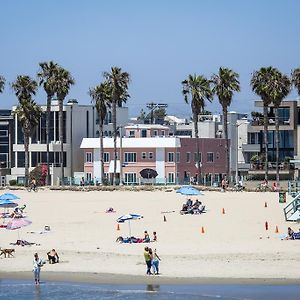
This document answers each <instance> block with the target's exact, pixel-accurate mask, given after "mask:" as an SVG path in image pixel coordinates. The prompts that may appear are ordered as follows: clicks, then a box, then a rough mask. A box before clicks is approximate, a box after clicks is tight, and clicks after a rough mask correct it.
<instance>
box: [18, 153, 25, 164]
mask: <svg viewBox="0 0 300 300" xmlns="http://www.w3.org/2000/svg"><path fill="white" fill-rule="evenodd" d="M17 167H18V168H24V167H25V152H17Z"/></svg>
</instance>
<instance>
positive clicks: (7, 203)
mask: <svg viewBox="0 0 300 300" xmlns="http://www.w3.org/2000/svg"><path fill="white" fill-rule="evenodd" d="M0 206H1V207H4V208H11V207H16V206H18V204H17V203H15V202H12V201H10V200H0Z"/></svg>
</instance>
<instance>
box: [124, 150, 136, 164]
mask: <svg viewBox="0 0 300 300" xmlns="http://www.w3.org/2000/svg"><path fill="white" fill-rule="evenodd" d="M124 157H125V158H124V162H125V163H128V162H136V153H135V152H125V153H124Z"/></svg>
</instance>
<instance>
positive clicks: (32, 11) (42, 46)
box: [0, 0, 300, 116]
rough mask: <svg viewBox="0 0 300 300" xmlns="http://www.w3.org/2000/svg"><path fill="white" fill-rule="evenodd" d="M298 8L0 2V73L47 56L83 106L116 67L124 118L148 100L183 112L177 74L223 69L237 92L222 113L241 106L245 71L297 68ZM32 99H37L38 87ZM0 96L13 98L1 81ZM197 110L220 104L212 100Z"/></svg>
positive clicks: (246, 91)
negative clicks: (127, 78)
mask: <svg viewBox="0 0 300 300" xmlns="http://www.w3.org/2000/svg"><path fill="white" fill-rule="evenodd" d="M299 12H300V1H297V0H294V1H292V0H285V1H281V0H269V1H268V0H243V1H242V0H240V1H238V0H237V1H230V0H224V1H222V0H219V1H217V0H206V1H204V0H194V1H193V0H185V1H184V0H181V1H176V0H169V1H168V0H151V1H146V0H145V1H142V0H136V1H135V0H126V1H125V0H119V1H117V0H106V1H104V0H103V1H102V0H98V1H97V0H85V1H83V0H78V1H76V0H48V1H46V0H44V1H41V0H26V1H24V0H10V1H8V0H6V1H1V9H0V28H1V35H0V39H1V43H0V54H1V55H0V74H1V75H3V76H4V77H5V78H6V79H7V81H8V82H12V81H14V80H15V78H16V76H17V75H18V74H28V75H31V76H35V74H36V72H37V70H38V63H39V62H41V61H49V60H54V61H55V62H58V63H59V64H61V65H62V66H63V67H65V68H67V69H68V70H69V71H70V72H71V73H72V75H73V76H74V78H75V80H76V85H75V86H74V87H73V88H72V90H71V91H70V94H69V95H68V98H76V99H78V101H79V103H82V104H88V103H90V99H89V96H88V95H87V91H88V89H89V87H92V86H94V85H96V84H98V83H99V82H100V81H102V72H103V71H107V70H109V69H110V67H111V66H119V67H122V69H124V70H125V71H127V72H129V73H130V74H131V79H132V82H131V84H130V90H129V93H130V95H131V99H130V100H129V101H128V107H129V109H130V115H134V114H138V113H139V111H140V110H141V109H142V108H143V107H144V106H145V103H147V102H149V101H154V102H161V103H168V104H169V108H168V112H169V113H170V114H178V115H179V116H187V115H189V114H190V107H189V106H188V105H186V104H185V103H184V101H183V97H182V95H181V81H182V80H183V79H185V78H186V77H187V75H188V74H190V73H197V74H203V75H205V76H208V77H210V76H211V75H212V74H213V73H215V72H217V70H218V68H219V67H220V66H226V67H229V68H232V69H233V70H235V71H236V72H238V73H239V74H240V81H241V89H242V91H241V92H240V93H238V94H236V95H235V96H234V99H233V103H232V106H231V107H230V110H236V111H240V112H250V111H251V110H252V109H253V100H254V99H256V98H257V97H256V96H255V95H254V94H253V93H252V92H251V89H250V87H249V80H250V77H251V73H252V72H253V71H254V70H255V69H258V68H260V67H262V66H269V65H272V66H275V67H278V68H279V69H280V70H281V71H282V72H285V73H287V74H290V72H291V70H292V69H293V68H295V67H298V66H300V38H299V33H300V18H299ZM293 97H296V93H295V92H293V93H292V94H291V95H290V97H289V98H293ZM36 100H37V101H38V102H39V103H45V94H44V92H43V91H42V90H41V91H40V92H39V93H38V95H37V97H36ZM0 103H1V107H2V108H3V107H4V108H9V107H11V105H13V104H15V103H16V98H15V96H14V94H13V92H12V91H11V89H10V88H9V86H8V85H7V86H6V89H5V92H4V93H3V94H1V95H0ZM207 109H210V110H211V111H213V112H217V111H220V105H219V103H218V100H217V99H215V100H214V102H213V103H212V104H209V105H208V106H207Z"/></svg>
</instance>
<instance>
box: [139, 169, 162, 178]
mask: <svg viewBox="0 0 300 300" xmlns="http://www.w3.org/2000/svg"><path fill="white" fill-rule="evenodd" d="M140 174H141V176H142V177H143V178H148V179H149V178H155V177H156V176H157V175H158V174H157V172H156V171H155V170H153V169H149V168H146V169H143V170H142V171H141V172H140Z"/></svg>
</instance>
